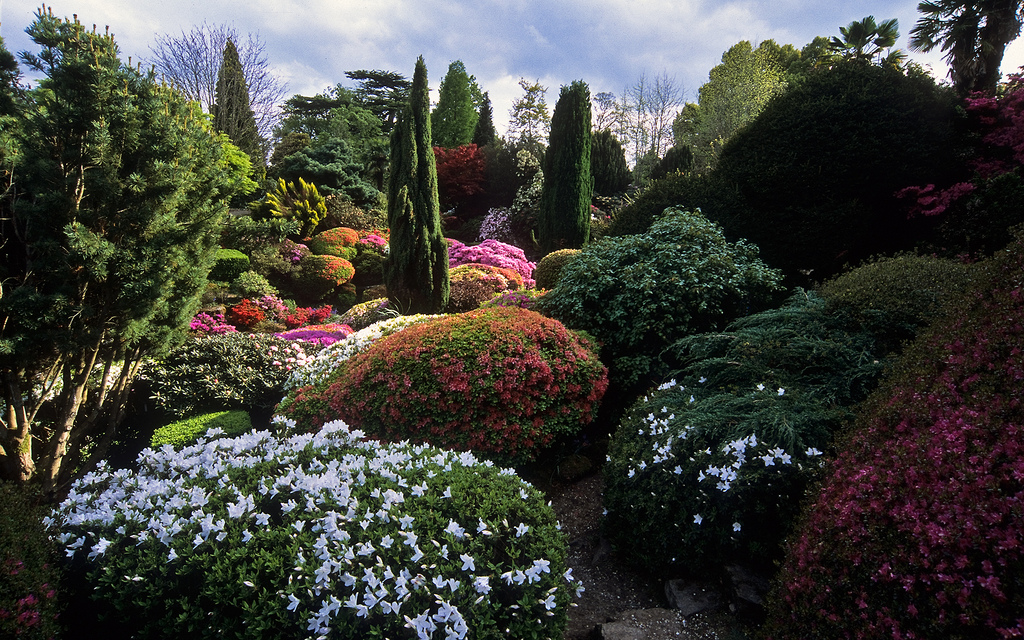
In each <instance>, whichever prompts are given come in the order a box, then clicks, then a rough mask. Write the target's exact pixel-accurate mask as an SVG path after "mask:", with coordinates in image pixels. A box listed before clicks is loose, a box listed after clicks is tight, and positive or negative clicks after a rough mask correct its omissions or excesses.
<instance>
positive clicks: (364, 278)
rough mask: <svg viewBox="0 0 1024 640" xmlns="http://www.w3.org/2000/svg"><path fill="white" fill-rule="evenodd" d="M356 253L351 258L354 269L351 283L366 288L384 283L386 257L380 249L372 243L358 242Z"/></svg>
mask: <svg viewBox="0 0 1024 640" xmlns="http://www.w3.org/2000/svg"><path fill="white" fill-rule="evenodd" d="M357 249H358V251H357V253H356V255H355V257H354V258H352V260H351V262H352V267H353V268H354V269H355V270H356V273H355V275H354V276H352V284H354V285H356V286H357V287H361V288H366V287H372V286H374V285H380V284H384V261H385V260H386V259H387V256H385V255H384V254H383V253H381V251H380V249H379V248H378V247H377V246H376V245H373V244H365V243H360V244H359V245H357Z"/></svg>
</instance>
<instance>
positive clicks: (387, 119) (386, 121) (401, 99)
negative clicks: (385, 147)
mask: <svg viewBox="0 0 1024 640" xmlns="http://www.w3.org/2000/svg"><path fill="white" fill-rule="evenodd" d="M345 75H346V76H347V77H348V78H349V79H351V80H355V81H356V82H358V83H359V85H358V86H357V87H356V97H357V98H359V102H360V104H362V105H363V106H364V107H365V108H367V109H369V110H370V111H372V112H373V113H374V114H376V115H377V117H378V118H380V121H381V130H382V131H383V133H384V134H385V135H390V133H391V130H392V129H393V128H394V126H395V122H397V121H398V116H399V115H400V114H401V112H402V108H403V107H404V106H405V103H406V102H408V101H409V89H410V87H412V83H411V82H409V80H408V79H406V77H405V76H403V75H402V74H400V73H396V72H394V71H381V70H379V69H374V70H372V71H370V70H366V69H360V70H358V71H346V72H345Z"/></svg>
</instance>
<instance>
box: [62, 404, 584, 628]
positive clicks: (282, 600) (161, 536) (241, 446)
mask: <svg viewBox="0 0 1024 640" xmlns="http://www.w3.org/2000/svg"><path fill="white" fill-rule="evenodd" d="M361 436H362V434H361V433H359V432H352V433H350V432H349V431H348V430H347V428H346V427H345V425H343V424H341V423H331V424H328V425H325V426H324V428H323V430H321V432H320V433H318V434H316V435H303V436H295V437H291V438H275V437H273V436H271V435H270V434H269V433H267V432H250V433H248V434H245V435H243V436H240V437H238V438H234V439H227V438H220V439H217V440H213V441H210V442H200V443H199V444H197V445H194V446H191V447H187V448H185V449H184V450H182V451H180V452H174V451H169V450H168V449H167V448H165V449H163V450H160V451H153V450H146V451H144V452H143V453H142V454H141V455H140V457H139V461H138V466H139V471H138V472H137V473H128V472H124V471H110V470H108V469H101V470H100V471H99V472H97V473H93V474H89V475H88V476H87V477H86V478H84V479H83V480H81V481H79V482H78V483H77V484H76V485H75V486H74V487H73V489H72V491H71V493H70V495H69V496H68V498H67V499H66V500H65V501H64V502H63V503H62V504H61V506H60V509H59V512H58V513H57V515H56V521H57V523H58V525H59V527H60V530H61V534H60V539H61V541H62V542H63V544H64V545H65V546H66V548H67V552H68V554H69V555H71V556H72V557H73V562H74V564H75V566H76V567H78V568H80V570H81V571H82V573H84V574H85V575H86V576H87V579H88V581H89V584H90V585H91V586H92V587H93V589H94V595H93V597H94V599H95V602H96V605H95V607H96V609H97V610H98V613H99V615H100V616H103V617H105V618H107V619H112V620H115V621H118V622H120V624H121V625H122V627H123V628H124V630H125V631H126V636H127V635H130V636H131V637H137V638H167V637H190V638H192V637H195V638H222V637H225V636H227V637H237V638H241V637H244V638H267V639H275V640H276V639H277V638H297V637H306V636H310V637H324V638H326V637H331V638H374V637H376V638H399V637H444V636H447V637H449V638H467V637H471V638H498V637H513V638H539V637H551V638H554V637H560V636H561V633H562V631H563V629H564V627H565V624H566V612H567V610H568V607H569V604H570V601H571V599H572V594H573V591H574V590H579V589H580V586H579V584H578V583H577V582H576V581H575V580H573V578H572V574H571V571H570V570H569V569H568V567H567V566H566V548H567V543H566V540H565V537H564V535H563V534H562V533H561V532H560V531H559V530H558V525H557V523H556V521H555V515H554V512H553V511H552V510H551V508H550V507H549V506H547V505H546V504H545V502H544V497H543V495H542V494H541V493H540V492H539V491H537V490H536V489H534V488H533V487H532V486H530V485H529V484H527V483H526V482H524V481H522V480H521V479H519V478H518V477H517V476H516V475H515V473H514V472H513V471H511V470H507V469H498V468H496V467H494V466H492V465H490V464H489V463H486V462H484V463H481V462H478V461H477V460H476V459H475V458H474V457H473V456H472V455H470V454H466V453H463V454H458V453H452V452H449V451H442V450H438V449H432V448H429V447H424V446H413V445H408V444H404V443H403V444H397V445H381V444H380V443H376V442H367V441H364V440H363V439H362V437H361ZM126 504H127V505H131V506H130V507H129V508H128V509H124V508H122V505H126Z"/></svg>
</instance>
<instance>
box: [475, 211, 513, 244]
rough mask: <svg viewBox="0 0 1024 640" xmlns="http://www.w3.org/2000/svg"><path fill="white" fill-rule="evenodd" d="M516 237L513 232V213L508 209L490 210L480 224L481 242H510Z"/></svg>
mask: <svg viewBox="0 0 1024 640" xmlns="http://www.w3.org/2000/svg"><path fill="white" fill-rule="evenodd" d="M514 237H515V234H514V233H513V231H512V212H511V211H509V210H508V209H507V208H505V207H502V208H498V209H489V210H488V211H487V215H486V216H484V219H483V222H481V223H480V240H497V241H499V242H509V241H511V240H512V239H513V238H514Z"/></svg>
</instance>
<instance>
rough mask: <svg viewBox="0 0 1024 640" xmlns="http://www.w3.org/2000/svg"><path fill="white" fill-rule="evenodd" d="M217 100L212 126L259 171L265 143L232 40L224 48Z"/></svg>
mask: <svg viewBox="0 0 1024 640" xmlns="http://www.w3.org/2000/svg"><path fill="white" fill-rule="evenodd" d="M216 95H217V97H216V100H215V101H214V103H213V110H212V113H213V126H214V127H215V128H216V129H217V131H220V132H222V133H226V134H227V135H228V137H229V138H231V142H233V143H234V144H235V146H237V147H238V148H239V149H241V150H242V151H244V152H245V153H246V154H247V155H248V156H249V159H250V160H252V164H253V169H254V170H255V171H257V172H260V171H261V170H262V169H263V168H264V167H266V164H267V143H266V141H265V140H264V139H263V138H262V137H260V132H259V129H258V128H257V127H256V115H255V114H254V113H253V110H252V106H251V104H250V102H249V86H248V84H247V83H246V81H245V73H244V72H243V71H242V62H241V61H240V60H239V59H238V49H237V48H235V43H234V42H233V41H231V40H228V41H227V44H226V45H224V60H223V62H221V65H220V71H219V72H218V73H217V93H216Z"/></svg>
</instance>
